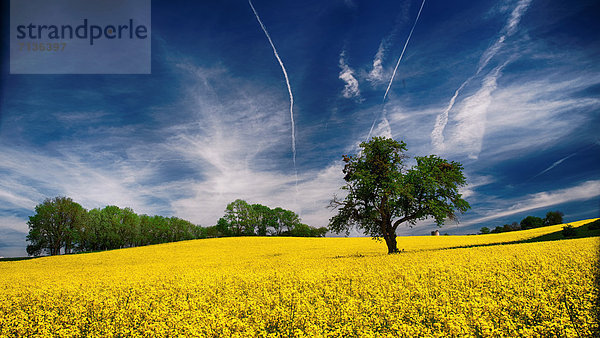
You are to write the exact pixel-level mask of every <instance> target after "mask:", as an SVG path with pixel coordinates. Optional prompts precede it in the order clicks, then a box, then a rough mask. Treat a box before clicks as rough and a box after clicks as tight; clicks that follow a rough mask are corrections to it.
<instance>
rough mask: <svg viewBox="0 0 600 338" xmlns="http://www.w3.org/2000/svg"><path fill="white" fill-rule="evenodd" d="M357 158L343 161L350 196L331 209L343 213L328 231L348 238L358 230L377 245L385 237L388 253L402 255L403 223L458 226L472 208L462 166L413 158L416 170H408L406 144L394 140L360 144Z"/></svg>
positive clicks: (335, 201)
mask: <svg viewBox="0 0 600 338" xmlns="http://www.w3.org/2000/svg"><path fill="white" fill-rule="evenodd" d="M360 147H361V148H362V151H361V152H360V153H359V154H357V155H355V156H346V155H344V156H343V161H344V162H345V163H346V164H345V166H344V169H343V173H344V174H345V176H344V180H345V181H346V184H345V185H344V186H343V187H342V189H343V190H346V191H347V192H348V194H347V195H346V198H345V199H343V200H339V199H338V198H337V197H336V196H334V198H333V200H331V202H330V207H331V208H334V209H339V210H338V214H337V215H335V216H333V217H332V218H331V219H330V221H329V229H330V230H331V231H333V232H336V233H340V232H343V231H345V232H346V234H349V232H350V228H351V227H353V226H356V227H357V228H358V229H360V230H362V231H364V233H365V234H368V235H369V236H372V237H374V238H376V239H378V238H380V237H383V239H384V240H385V242H386V244H387V247H388V253H390V254H391V253H396V252H398V248H397V246H396V229H397V228H398V226H399V225H400V224H402V223H405V222H406V223H408V224H409V225H413V224H415V223H416V221H417V220H423V219H426V218H429V217H433V218H434V219H435V221H436V223H437V225H438V226H441V225H442V224H443V223H444V220H445V219H451V220H456V219H457V218H456V212H457V211H458V212H461V213H464V212H465V211H467V209H469V208H470V206H469V203H467V201H465V200H464V199H462V196H461V194H460V193H459V192H458V188H459V187H461V186H464V185H466V179H465V177H464V175H463V173H462V169H463V168H462V165H461V164H460V163H458V162H448V161H447V160H444V159H442V158H439V157H437V156H435V155H430V156H425V157H415V160H416V162H417V164H416V165H415V166H413V167H412V168H409V169H407V168H406V166H405V164H404V160H405V159H406V158H407V157H408V156H406V155H405V154H404V152H405V151H406V144H405V143H404V142H402V141H400V142H398V141H395V140H393V139H390V138H384V137H374V138H372V139H371V140H370V141H368V142H363V143H361V144H360Z"/></svg>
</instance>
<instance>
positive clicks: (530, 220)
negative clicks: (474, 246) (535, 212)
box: [479, 211, 564, 235]
mask: <svg viewBox="0 0 600 338" xmlns="http://www.w3.org/2000/svg"><path fill="white" fill-rule="evenodd" d="M563 216H564V214H563V213H562V212H561V211H548V212H547V213H546V217H545V218H540V217H536V216H527V217H525V218H523V219H522V220H521V222H520V223H517V222H513V223H512V224H504V225H503V226H497V227H495V228H494V229H492V230H490V228H488V227H483V228H481V229H480V230H479V233H480V234H482V235H485V234H490V233H492V234H494V233H501V232H509V231H518V230H527V229H533V228H539V227H543V226H550V225H556V224H562V223H563Z"/></svg>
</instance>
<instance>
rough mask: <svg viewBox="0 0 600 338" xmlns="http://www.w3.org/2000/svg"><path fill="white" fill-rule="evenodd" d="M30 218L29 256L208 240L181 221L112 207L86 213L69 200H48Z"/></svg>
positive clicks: (199, 231)
mask: <svg viewBox="0 0 600 338" xmlns="http://www.w3.org/2000/svg"><path fill="white" fill-rule="evenodd" d="M35 211H36V214H35V215H34V216H31V217H29V222H28V224H29V234H28V235H27V241H29V242H30V244H29V245H28V246H27V253H28V254H29V255H33V256H39V255H41V254H43V253H49V254H51V255H57V254H60V252H61V250H63V249H64V253H71V252H88V251H99V250H110V249H119V248H127V247H134V246H140V245H149V244H158V243H166V242H175V241H181V240H188V239H194V238H201V237H202V236H206V234H205V233H206V232H205V231H204V230H203V228H202V227H199V226H196V225H194V224H192V223H191V222H189V221H186V220H183V219H181V218H177V217H171V218H166V217H162V216H148V215H141V216H139V215H137V214H136V213H135V212H134V211H133V210H132V209H131V208H123V209H122V208H119V207H117V206H114V205H109V206H106V207H104V208H103V209H98V208H96V209H92V210H90V211H86V210H85V209H84V208H83V207H82V206H81V205H79V204H77V203H75V202H73V200H71V199H70V198H67V197H56V198H53V199H46V200H45V201H44V202H43V203H42V204H39V205H38V206H36V209H35Z"/></svg>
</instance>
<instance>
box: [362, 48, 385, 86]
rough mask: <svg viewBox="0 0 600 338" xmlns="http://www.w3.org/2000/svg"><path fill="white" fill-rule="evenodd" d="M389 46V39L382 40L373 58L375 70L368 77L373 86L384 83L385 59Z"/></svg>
mask: <svg viewBox="0 0 600 338" xmlns="http://www.w3.org/2000/svg"><path fill="white" fill-rule="evenodd" d="M387 45H388V42H387V39H383V40H381V43H379V48H378V49H377V53H376V54H375V57H374V58H373V68H372V69H371V71H370V72H369V74H368V76H367V80H369V82H371V84H372V85H375V84H378V83H383V58H384V57H385V52H386V49H387Z"/></svg>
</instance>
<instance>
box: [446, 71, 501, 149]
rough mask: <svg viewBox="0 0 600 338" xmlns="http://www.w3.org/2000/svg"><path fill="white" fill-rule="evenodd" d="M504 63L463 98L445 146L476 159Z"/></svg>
mask: <svg viewBox="0 0 600 338" xmlns="http://www.w3.org/2000/svg"><path fill="white" fill-rule="evenodd" d="M505 65H506V63H505V64H502V65H500V66H498V67H496V68H495V69H494V70H492V71H491V72H490V73H489V74H488V75H487V76H486V77H485V79H484V80H483V85H482V86H481V88H480V89H479V90H478V91H477V92H476V93H475V94H473V95H472V96H470V97H467V98H466V99H465V100H464V102H463V104H462V107H461V109H460V110H459V112H458V113H457V114H456V116H455V117H454V120H455V121H456V122H457V125H456V128H455V130H454V134H453V135H452V137H451V139H449V140H448V141H447V143H450V145H446V147H448V146H450V147H453V148H455V149H458V148H460V149H461V150H462V151H463V152H464V153H467V154H468V156H469V157H470V158H473V159H477V157H478V156H479V152H481V146H482V142H483V136H484V135H485V128H486V115H487V110H488V108H489V106H490V104H491V103H492V93H493V91H494V90H495V89H496V87H497V81H498V78H499V77H500V75H501V71H502V68H504V66H505Z"/></svg>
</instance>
